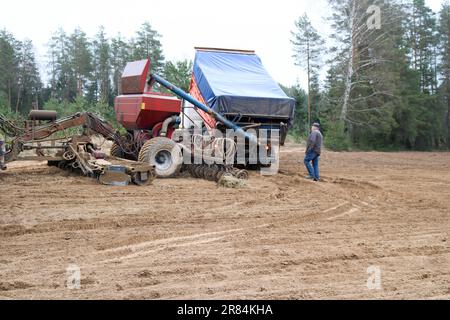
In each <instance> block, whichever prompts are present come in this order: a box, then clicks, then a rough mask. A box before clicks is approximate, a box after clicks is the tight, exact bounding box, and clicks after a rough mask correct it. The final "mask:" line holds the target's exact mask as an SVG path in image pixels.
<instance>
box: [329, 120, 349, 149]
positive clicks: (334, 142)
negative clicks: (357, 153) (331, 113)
mask: <svg viewBox="0 0 450 320" xmlns="http://www.w3.org/2000/svg"><path fill="white" fill-rule="evenodd" d="M323 127H324V128H326V132H324V144H325V146H326V147H327V148H329V149H331V150H333V151H350V150H351V149H352V143H351V141H350V138H349V136H348V134H347V133H346V132H345V126H344V124H343V123H341V122H329V123H328V122H325V123H324V124H323Z"/></svg>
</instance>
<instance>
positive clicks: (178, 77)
mask: <svg viewBox="0 0 450 320" xmlns="http://www.w3.org/2000/svg"><path fill="white" fill-rule="evenodd" d="M191 76H192V61H189V60H182V61H176V62H171V61H169V62H167V63H166V64H165V66H164V77H165V78H166V80H167V81H169V82H170V83H172V84H174V85H176V86H177V87H179V88H180V89H182V90H183V91H185V92H188V91H189V87H190V81H191Z"/></svg>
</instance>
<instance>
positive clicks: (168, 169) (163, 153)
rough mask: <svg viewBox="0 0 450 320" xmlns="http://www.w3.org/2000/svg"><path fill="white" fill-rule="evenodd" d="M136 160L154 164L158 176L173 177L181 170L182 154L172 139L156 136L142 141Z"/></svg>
mask: <svg viewBox="0 0 450 320" xmlns="http://www.w3.org/2000/svg"><path fill="white" fill-rule="evenodd" d="M138 161H139V162H144V163H149V164H150V165H152V166H154V167H155V174H156V176H157V177H158V178H173V177H175V176H176V175H178V174H179V173H180V171H181V166H182V165H183V155H182V153H181V149H180V147H179V146H178V145H177V144H176V143H175V142H174V141H172V140H170V139H168V138H164V137H157V138H153V139H151V140H149V141H147V142H145V143H144V145H143V146H142V148H141V150H140V152H139V159H138Z"/></svg>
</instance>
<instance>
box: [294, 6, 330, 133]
mask: <svg viewBox="0 0 450 320" xmlns="http://www.w3.org/2000/svg"><path fill="white" fill-rule="evenodd" d="M295 27H296V30H295V32H292V37H293V39H292V40H291V42H292V44H293V46H294V58H295V63H296V65H298V66H301V67H305V68H306V72H307V75H308V126H311V124H312V122H311V118H312V93H313V92H312V80H315V83H314V85H316V87H317V80H318V78H317V70H318V69H319V64H318V63H319V60H320V56H321V53H322V51H323V49H324V44H325V43H324V41H323V39H322V38H321V37H320V35H319V34H318V33H317V31H316V29H314V27H313V26H312V24H311V21H310V20H309V18H308V16H307V15H306V14H305V15H303V16H302V17H300V18H299V19H298V20H297V21H296V22H295ZM313 77H315V78H314V79H313ZM315 93H317V88H315ZM316 108H317V104H316V105H315V108H314V110H315V113H316V114H317V109H316ZM308 130H309V129H308Z"/></svg>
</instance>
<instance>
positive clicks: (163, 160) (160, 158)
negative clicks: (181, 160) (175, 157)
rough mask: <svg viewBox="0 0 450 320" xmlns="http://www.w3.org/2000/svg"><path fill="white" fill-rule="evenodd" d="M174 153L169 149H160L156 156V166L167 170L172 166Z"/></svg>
mask: <svg viewBox="0 0 450 320" xmlns="http://www.w3.org/2000/svg"><path fill="white" fill-rule="evenodd" d="M172 163H173V161H172V155H171V154H170V152H169V151H167V150H162V151H159V152H158V153H157V154H156V157H155V167H156V169H158V170H161V171H165V170H167V169H169V168H170V167H171V166H172Z"/></svg>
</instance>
